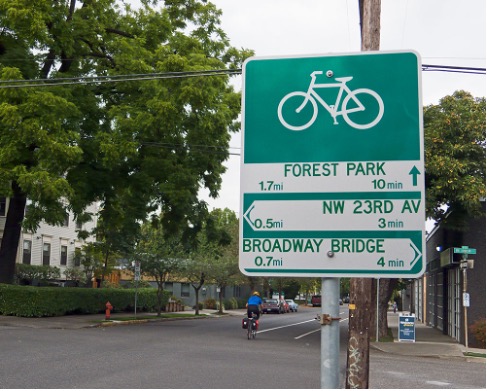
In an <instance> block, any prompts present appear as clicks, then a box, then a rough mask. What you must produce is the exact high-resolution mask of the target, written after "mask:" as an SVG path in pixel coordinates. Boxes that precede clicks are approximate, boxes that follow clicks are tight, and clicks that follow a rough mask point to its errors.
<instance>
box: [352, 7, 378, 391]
mask: <svg viewBox="0 0 487 391" xmlns="http://www.w3.org/2000/svg"><path fill="white" fill-rule="evenodd" d="M380 5H381V0H359V12H360V33H361V38H362V45H361V46H362V51H369V50H379V46H380ZM372 286H373V279H372V278H352V279H351V280H350V304H349V321H348V324H349V326H348V335H349V337H348V338H349V340H348V349H347V376H346V385H345V387H346V388H362V389H364V388H369V341H370V337H371V335H370V333H369V330H370V322H371V317H370V313H371V312H370V310H371V308H372V307H373V306H374V303H372V297H373V296H372Z"/></svg>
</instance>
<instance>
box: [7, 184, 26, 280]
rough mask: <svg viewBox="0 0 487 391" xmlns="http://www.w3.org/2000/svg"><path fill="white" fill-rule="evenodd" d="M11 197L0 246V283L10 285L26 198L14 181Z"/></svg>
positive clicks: (13, 273) (13, 272)
mask: <svg viewBox="0 0 487 391" xmlns="http://www.w3.org/2000/svg"><path fill="white" fill-rule="evenodd" d="M12 192H13V195H12V197H10V200H9V208H8V212H7V219H6V220H5V229H4V231H3V237H2V242H1V245H0V283H4V284H12V283H13V282H14V275H15V261H16V258H17V251H18V248H19V241H20V235H21V233H22V221H23V220H24V211H25V204H26V202H27V197H26V195H25V194H24V192H23V191H22V189H21V188H20V186H19V185H18V183H17V182H16V181H13V182H12Z"/></svg>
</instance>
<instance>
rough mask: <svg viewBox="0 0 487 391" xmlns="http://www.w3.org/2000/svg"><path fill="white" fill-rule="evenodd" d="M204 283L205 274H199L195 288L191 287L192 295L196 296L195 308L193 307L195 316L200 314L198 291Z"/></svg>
mask: <svg viewBox="0 0 487 391" xmlns="http://www.w3.org/2000/svg"><path fill="white" fill-rule="evenodd" d="M204 283H205V273H201V274H200V281H199V284H198V285H197V286H195V285H193V284H191V285H193V289H194V293H195V296H196V306H195V312H194V314H195V315H199V314H200V289H201V288H202V287H203V284H204Z"/></svg>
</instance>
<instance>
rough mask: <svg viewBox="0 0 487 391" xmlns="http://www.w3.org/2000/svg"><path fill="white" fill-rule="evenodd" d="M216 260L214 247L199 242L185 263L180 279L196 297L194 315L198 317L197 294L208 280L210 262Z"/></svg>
mask: <svg viewBox="0 0 487 391" xmlns="http://www.w3.org/2000/svg"><path fill="white" fill-rule="evenodd" d="M215 258H216V248H215V246H214V245H212V244H210V243H207V242H204V241H203V240H202V241H201V242H200V245H199V246H198V247H197V248H196V249H195V250H194V251H192V252H191V253H190V254H189V257H188V259H187V260H186V262H185V269H184V273H183V274H182V277H183V278H184V279H186V280H187V281H188V282H189V283H190V284H191V286H192V287H193V289H194V292H195V297H196V306H195V315H199V293H200V290H201V288H203V285H204V284H205V282H206V281H207V279H208V275H209V271H210V268H211V262H213V260H214V259H215Z"/></svg>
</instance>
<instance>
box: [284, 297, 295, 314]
mask: <svg viewBox="0 0 487 391" xmlns="http://www.w3.org/2000/svg"><path fill="white" fill-rule="evenodd" d="M286 303H287V304H288V306H289V310H290V311H291V312H298V303H296V302H295V301H294V300H293V299H286Z"/></svg>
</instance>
